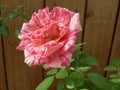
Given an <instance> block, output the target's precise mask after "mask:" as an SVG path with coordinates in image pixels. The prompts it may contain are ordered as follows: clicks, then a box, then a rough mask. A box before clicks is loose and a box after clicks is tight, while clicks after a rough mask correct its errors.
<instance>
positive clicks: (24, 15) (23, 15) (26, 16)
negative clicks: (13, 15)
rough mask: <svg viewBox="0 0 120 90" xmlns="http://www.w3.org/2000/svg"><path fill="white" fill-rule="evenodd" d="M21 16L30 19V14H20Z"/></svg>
mask: <svg viewBox="0 0 120 90" xmlns="http://www.w3.org/2000/svg"><path fill="white" fill-rule="evenodd" d="M20 16H21V17H22V18H25V19H29V16H28V14H26V13H23V14H20Z"/></svg>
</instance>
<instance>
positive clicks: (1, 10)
mask: <svg viewBox="0 0 120 90" xmlns="http://www.w3.org/2000/svg"><path fill="white" fill-rule="evenodd" d="M11 8H12V7H8V6H7V5H5V4H2V3H0V35H2V36H6V37H8V36H9V27H8V26H7V24H6V23H7V22H11V21H13V20H15V19H17V18H18V17H22V18H23V19H25V21H28V20H29V17H28V15H27V14H26V13H22V12H21V11H20V10H21V9H24V6H23V5H20V6H18V7H16V8H12V9H11ZM6 9H7V10H8V9H9V11H10V12H9V13H8V12H7V13H8V15H4V14H5V13H6ZM3 15H4V16H3ZM3 17H4V18H3ZM14 33H15V35H18V33H19V32H18V30H15V32H14Z"/></svg>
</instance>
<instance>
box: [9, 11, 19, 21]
mask: <svg viewBox="0 0 120 90" xmlns="http://www.w3.org/2000/svg"><path fill="white" fill-rule="evenodd" d="M18 16H19V14H18V13H17V12H12V13H10V15H9V20H13V19H16V18H17V17H18Z"/></svg>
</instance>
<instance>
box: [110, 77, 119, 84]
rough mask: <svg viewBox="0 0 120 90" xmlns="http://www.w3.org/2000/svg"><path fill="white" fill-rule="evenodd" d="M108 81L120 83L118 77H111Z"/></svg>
mask: <svg viewBox="0 0 120 90" xmlns="http://www.w3.org/2000/svg"><path fill="white" fill-rule="evenodd" d="M110 81H112V82H114V83H120V78H114V79H111V80H110Z"/></svg>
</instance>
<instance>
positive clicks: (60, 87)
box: [57, 81, 65, 90]
mask: <svg viewBox="0 0 120 90" xmlns="http://www.w3.org/2000/svg"><path fill="white" fill-rule="evenodd" d="M57 90H65V85H64V81H59V82H58V84H57Z"/></svg>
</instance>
